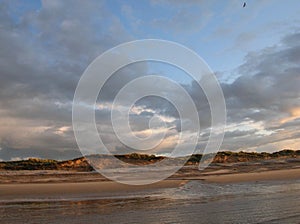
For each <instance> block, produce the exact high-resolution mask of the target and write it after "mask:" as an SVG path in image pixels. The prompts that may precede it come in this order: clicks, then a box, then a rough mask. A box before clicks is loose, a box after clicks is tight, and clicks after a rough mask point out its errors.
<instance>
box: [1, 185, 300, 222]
mask: <svg viewBox="0 0 300 224" xmlns="http://www.w3.org/2000/svg"><path fill="white" fill-rule="evenodd" d="M24 199H26V200H23V202H20V201H14V202H12V201H10V202H9V201H2V202H0V217H1V223H85V222H90V223H300V201H299V199H300V180H298V181H295V180H294V181H276V182H275V181H273V182H271V181H269V182H259V183H254V182H253V183H234V184H212V183H203V182H201V181H191V182H189V183H188V184H186V185H185V186H182V187H180V188H174V189H172V188H170V189H155V190H151V191H140V192H135V193H130V194H127V195H126V196H118V197H107V198H101V197H99V198H81V197H77V198H73V199H71V200H65V199H64V198H61V199H59V200H52V201H48V202H47V201H45V200H41V201H39V200H36V201H32V200H30V198H24ZM25 201H27V202H25Z"/></svg>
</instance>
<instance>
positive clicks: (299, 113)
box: [280, 107, 300, 124]
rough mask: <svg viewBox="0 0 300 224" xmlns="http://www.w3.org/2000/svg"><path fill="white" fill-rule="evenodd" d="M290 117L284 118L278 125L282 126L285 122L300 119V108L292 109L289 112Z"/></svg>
mask: <svg viewBox="0 0 300 224" xmlns="http://www.w3.org/2000/svg"><path fill="white" fill-rule="evenodd" d="M289 113H290V116H289V117H286V118H283V119H281V120H280V123H281V124H284V123H286V122H289V121H292V120H295V119H297V118H299V117H300V107H295V108H292V109H291V110H290V111H289Z"/></svg>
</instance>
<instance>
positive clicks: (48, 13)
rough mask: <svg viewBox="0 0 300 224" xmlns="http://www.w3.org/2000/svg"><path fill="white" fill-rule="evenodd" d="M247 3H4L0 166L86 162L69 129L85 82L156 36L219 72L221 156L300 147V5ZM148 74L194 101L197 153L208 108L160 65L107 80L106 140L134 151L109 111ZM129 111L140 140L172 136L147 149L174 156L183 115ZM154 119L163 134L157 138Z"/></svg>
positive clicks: (178, 75) (163, 108) (160, 108)
mask: <svg viewBox="0 0 300 224" xmlns="http://www.w3.org/2000/svg"><path fill="white" fill-rule="evenodd" d="M246 2H247V6H246V7H245V8H243V7H242V5H243V3H244V1H239V0H228V1H221V0H209V1H208V0H187V1H180V0H165V1H163V0H149V1H144V0H141V1H134V0H129V1H121V0H110V1H108V0H107V1H101V0H87V1H84V2H83V1H79V0H72V1H71V0H65V1H64V0H42V1H38V0H34V1H33V0H32V1H30V0H28V1H25V0H24V1H15V0H7V1H5V0H0V160H16V159H24V158H29V157H39V158H51V159H59V160H62V159H69V158H74V157H79V156H81V153H80V151H79V149H78V146H77V144H76V141H75V138H74V133H73V129H72V101H73V97H74V92H75V89H76V86H77V83H78V81H79V79H80V77H81V75H82V74H83V72H84V70H85V69H86V68H87V66H88V65H89V64H90V63H91V62H92V61H93V60H94V59H95V58H96V57H97V56H99V55H100V54H101V53H103V52H105V51H107V50H109V49H110V48H112V47H115V46H117V45H118V44H121V43H124V42H127V41H133V40H139V39H149V38H150V39H163V40H169V41H174V42H177V43H179V44H182V45H184V46H186V47H188V48H190V49H192V50H193V51H195V52H196V53H197V54H198V55H200V56H201V57H202V58H203V59H204V60H205V61H206V63H207V64H208V65H209V67H210V68H211V70H212V71H213V72H214V73H215V75H216V77H217V79H218V81H219V83H220V85H221V87H222V90H223V93H224V97H225V102H226V107H227V126H226V133H225V138H224V141H223V144H222V146H221V148H220V150H222V151H224V150H230V151H241V150H243V151H257V152H263V151H264V152H273V151H278V150H281V149H285V148H289V149H293V150H298V149H300V147H299V146H300V131H299V125H300V91H299V86H300V63H299V62H300V26H299V24H300V17H299V15H300V2H299V1H294V0H287V1H281V0H248V1H246ZM153 74H156V75H161V76H165V77H168V78H171V79H173V80H174V81H176V82H178V83H180V84H181V85H182V86H183V87H184V88H185V89H186V90H187V92H188V93H189V94H190V95H191V96H192V98H193V100H194V102H195V105H196V107H197V110H198V112H199V119H200V124H201V135H200V137H201V138H200V139H199V142H198V144H197V150H200V151H201V149H203V148H204V147H205V144H206V142H207V137H208V135H209V130H210V119H211V117H210V108H209V105H208V102H207V99H206V98H205V95H204V94H203V91H202V90H201V88H200V87H199V86H198V85H197V84H196V82H195V80H192V79H191V77H189V76H188V75H187V74H185V73H184V72H183V71H181V70H180V69H178V68H174V67H172V66H170V65H166V64H161V63H158V62H148V63H146V62H145V63H142V62H140V63H136V64H133V65H130V66H127V67H124V68H122V69H120V70H119V71H118V72H116V73H115V74H114V75H113V76H112V77H111V78H110V79H109V80H108V82H107V83H106V84H105V86H104V88H103V89H102V90H101V92H100V94H99V97H98V100H97V107H96V121H97V128H98V131H99V136H100V137H101V138H102V139H103V142H104V143H105V145H106V146H107V147H108V148H109V150H110V151H111V152H112V153H121V154H122V153H128V152H131V150H130V149H129V148H128V147H126V146H125V145H124V144H122V143H121V142H120V141H118V139H117V137H116V135H115V134H114V132H113V129H112V124H111V120H110V112H111V105H112V102H113V99H114V97H115V96H116V94H117V93H118V91H119V90H120V89H121V88H122V87H123V86H124V85H126V83H128V82H129V81H131V80H134V79H135V78H137V77H141V76H146V75H153ZM157 85H158V86H159V85H160V84H159V83H158V84H157ZM164 88H165V87H164V86H161V89H162V90H163V89H164ZM133 94H136V93H133ZM169 94H171V95H175V97H176V94H177V93H176V92H172V91H171V92H170V93H169ZM178 98H179V99H180V96H178ZM182 104H183V105H184V99H183V101H182ZM120 106H121V105H120ZM131 112H132V113H131V116H130V119H131V120H130V121H131V122H130V124H131V128H132V130H133V131H134V132H135V134H136V135H137V136H139V135H140V136H144V137H145V136H147V135H148V134H149V132H151V131H152V133H155V132H157V133H161V132H166V139H165V140H164V141H163V142H162V143H161V144H160V145H159V147H157V148H155V149H153V151H151V152H152V153H156V154H168V153H169V152H170V150H172V148H173V147H174V144H175V143H176V139H178V136H179V134H180V131H181V129H180V125H179V123H180V122H179V121H180V118H179V117H178V112H176V108H174V106H173V105H172V104H170V103H169V102H167V101H166V100H164V99H160V98H157V97H146V98H144V99H141V100H139V101H138V102H136V104H135V105H134V107H133V108H132V111H131ZM154 115H156V116H158V117H159V119H161V120H163V121H165V124H166V127H164V128H161V127H156V128H155V129H153V130H150V128H149V125H148V123H149V120H150V119H151V118H152V117H153V116H154ZM185 143H186V147H187V148H188V147H189V145H188V141H187V142H185Z"/></svg>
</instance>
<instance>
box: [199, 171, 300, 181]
mask: <svg viewBox="0 0 300 224" xmlns="http://www.w3.org/2000/svg"><path fill="white" fill-rule="evenodd" d="M203 179H204V180H205V181H207V182H218V183H230V182H247V181H268V180H292V179H300V168H295V169H286V170H267V171H261V172H249V173H229V174H226V173H225V174H222V175H215V174H212V175H207V176H205V177H204V178H203Z"/></svg>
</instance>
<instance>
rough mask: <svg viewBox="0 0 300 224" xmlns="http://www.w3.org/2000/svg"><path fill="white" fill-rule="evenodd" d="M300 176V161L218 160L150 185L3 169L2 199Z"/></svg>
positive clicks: (121, 192) (88, 174) (107, 193)
mask: <svg viewBox="0 0 300 224" xmlns="http://www.w3.org/2000/svg"><path fill="white" fill-rule="evenodd" d="M297 179H298V180H299V179H300V163H299V162H293V163H283V162H281V163H278V162H277V163H268V164H263V163H260V164H258V163H250V164H244V163H234V164H222V165H220V164H217V165H216V164H215V165H212V166H211V167H209V168H207V169H205V170H202V171H199V170H198V167H197V166H186V167H183V168H182V169H181V170H180V171H179V172H177V173H176V174H174V175H173V176H171V177H170V178H168V179H167V180H163V181H160V182H158V183H154V184H150V185H144V186H143V185H140V186H133V185H125V184H121V183H117V182H113V181H109V180H107V179H105V178H104V177H103V176H101V175H100V174H98V173H96V172H66V171H61V172H60V171H3V172H0V199H1V200H2V201H3V200H19V199H20V200H21V199H24V198H25V199H26V198H30V199H47V200H51V199H57V198H60V199H65V200H67V199H69V198H76V197H77V196H78V195H80V197H89V198H93V197H107V196H122V195H123V196H124V195H125V196H126V195H127V194H129V193H134V192H138V191H143V190H147V191H148V190H155V189H166V188H179V187H180V186H183V185H184V184H186V183H187V182H188V181H192V180H197V181H202V182H207V183H239V182H258V181H284V180H297Z"/></svg>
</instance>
